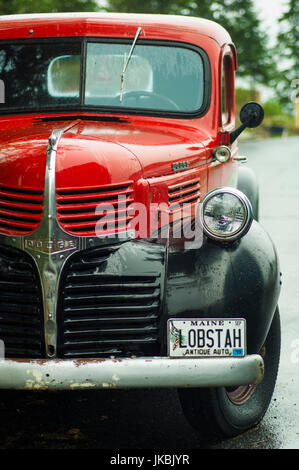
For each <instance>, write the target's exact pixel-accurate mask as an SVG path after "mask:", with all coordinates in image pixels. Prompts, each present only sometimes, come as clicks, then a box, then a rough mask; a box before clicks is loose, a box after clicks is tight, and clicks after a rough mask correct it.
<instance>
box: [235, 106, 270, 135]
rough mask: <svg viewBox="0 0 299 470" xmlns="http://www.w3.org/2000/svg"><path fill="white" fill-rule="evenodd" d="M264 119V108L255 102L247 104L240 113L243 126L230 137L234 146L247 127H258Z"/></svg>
mask: <svg viewBox="0 0 299 470" xmlns="http://www.w3.org/2000/svg"><path fill="white" fill-rule="evenodd" d="M263 119H264V110H263V108H262V106H261V105H260V104H258V103H255V102H254V101H250V102H249V103H247V104H245V105H244V106H243V108H242V109H241V111H240V121H241V123H242V124H241V126H239V127H237V129H235V130H234V131H233V132H232V133H231V135H230V143H231V144H232V143H233V142H234V141H235V140H236V139H237V137H239V135H240V134H241V132H243V131H244V129H246V127H250V128H254V127H258V126H259V125H260V124H261V123H262V121H263Z"/></svg>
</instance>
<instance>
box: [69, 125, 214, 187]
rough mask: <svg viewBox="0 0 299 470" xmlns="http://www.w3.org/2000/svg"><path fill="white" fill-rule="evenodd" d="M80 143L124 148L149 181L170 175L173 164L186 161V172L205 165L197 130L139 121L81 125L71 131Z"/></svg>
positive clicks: (186, 126)
mask: <svg viewBox="0 0 299 470" xmlns="http://www.w3.org/2000/svg"><path fill="white" fill-rule="evenodd" d="M72 132H75V133H76V137H78V138H79V139H84V140H85V141H86V140H89V141H90V142H95V141H96V142H99V141H104V142H106V143H114V144H118V145H120V146H121V147H123V148H126V149H127V150H129V151H130V152H131V154H133V155H134V156H135V157H136V158H137V159H138V161H139V163H140V165H141V168H142V172H143V177H144V178H151V177H154V176H160V175H167V174H168V175H169V174H171V173H173V168H172V163H174V162H179V161H186V160H187V161H188V164H189V165H188V167H189V168H195V167H198V166H200V165H203V164H204V163H206V152H205V148H204V146H203V144H202V141H204V140H205V139H207V136H206V135H205V134H203V133H202V134H200V132H199V130H198V128H196V129H195V128H192V127H191V126H189V125H185V126H184V125H182V124H181V121H180V126H178V125H172V126H171V125H170V124H169V122H168V123H163V122H162V121H160V122H158V121H157V120H156V119H152V120H151V119H147V120H146V121H145V120H144V121H142V120H141V119H139V120H136V121H135V122H134V121H133V122H128V123H126V122H124V123H121V122H120V123H103V122H92V121H89V122H81V123H80V124H79V125H77V126H76V127H74V128H73V129H72Z"/></svg>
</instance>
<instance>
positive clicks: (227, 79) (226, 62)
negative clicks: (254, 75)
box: [221, 54, 234, 126]
mask: <svg viewBox="0 0 299 470" xmlns="http://www.w3.org/2000/svg"><path fill="white" fill-rule="evenodd" d="M221 89H222V99H221V102H222V104H221V119H222V123H221V124H222V126H225V125H227V124H229V123H230V122H231V121H232V118H233V115H232V114H233V89H234V70H233V63H232V58H231V56H230V54H225V55H224V57H223V62H222V83H221Z"/></svg>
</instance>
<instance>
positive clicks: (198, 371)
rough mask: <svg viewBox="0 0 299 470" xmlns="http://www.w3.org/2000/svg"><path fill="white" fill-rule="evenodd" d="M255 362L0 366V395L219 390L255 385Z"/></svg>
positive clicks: (259, 372) (260, 369)
mask: <svg viewBox="0 0 299 470" xmlns="http://www.w3.org/2000/svg"><path fill="white" fill-rule="evenodd" d="M263 375H264V363H263V359H262V358H261V356H259V355H257V354H255V355H249V356H246V357H244V358H202V359H201V358H200V359H193V358H192V359H170V358H168V357H152V358H151V357H148V358H130V359H117V358H115V359H113V358H111V359H88V360H55V359H52V360H24V359H15V360H12V359H4V360H0V389H16V390H76V389H77V390H78V389H81V390H84V389H109V388H113V389H128V388H171V387H221V386H237V385H246V384H250V383H259V382H260V381H261V380H262V378H263Z"/></svg>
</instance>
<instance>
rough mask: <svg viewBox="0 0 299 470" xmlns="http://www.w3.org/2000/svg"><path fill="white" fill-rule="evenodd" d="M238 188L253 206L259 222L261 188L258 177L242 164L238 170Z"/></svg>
mask: <svg viewBox="0 0 299 470" xmlns="http://www.w3.org/2000/svg"><path fill="white" fill-rule="evenodd" d="M237 188H238V189H239V190H240V191H242V192H243V193H244V194H245V195H246V196H247V197H248V199H249V201H250V202H251V205H252V210H253V217H254V219H255V220H259V187H258V181H257V178H256V175H255V173H254V171H253V170H252V168H250V167H248V166H247V165H246V164H244V163H241V164H240V165H239V168H238V183H237Z"/></svg>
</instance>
